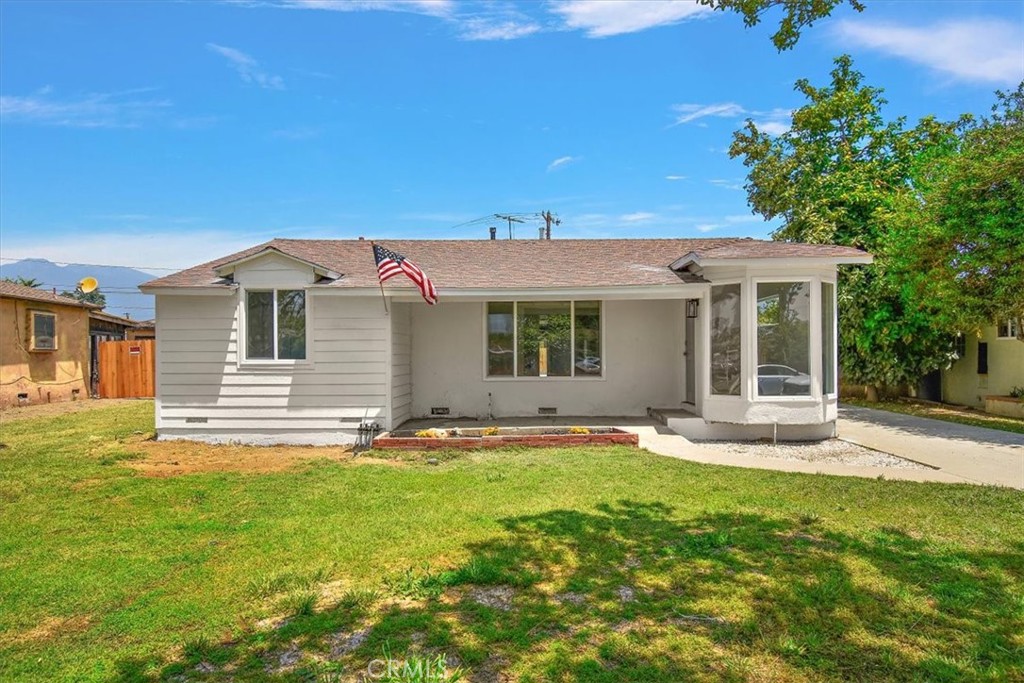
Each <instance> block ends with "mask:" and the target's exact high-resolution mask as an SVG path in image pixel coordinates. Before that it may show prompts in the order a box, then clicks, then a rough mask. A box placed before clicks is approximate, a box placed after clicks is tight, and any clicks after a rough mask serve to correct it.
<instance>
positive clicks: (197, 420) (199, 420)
mask: <svg viewBox="0 0 1024 683" xmlns="http://www.w3.org/2000/svg"><path fill="white" fill-rule="evenodd" d="M185 424H188V425H204V424H206V418H205V417H186V418H185Z"/></svg>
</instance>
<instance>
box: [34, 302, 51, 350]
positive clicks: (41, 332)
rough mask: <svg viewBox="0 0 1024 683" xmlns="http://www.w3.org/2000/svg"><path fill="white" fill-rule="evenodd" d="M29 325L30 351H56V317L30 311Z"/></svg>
mask: <svg viewBox="0 0 1024 683" xmlns="http://www.w3.org/2000/svg"><path fill="white" fill-rule="evenodd" d="M29 324H30V325H31V334H32V336H31V338H30V339H29V350H30V351H56V350H57V315H56V314H55V313H49V312H47V311H30V312H29Z"/></svg>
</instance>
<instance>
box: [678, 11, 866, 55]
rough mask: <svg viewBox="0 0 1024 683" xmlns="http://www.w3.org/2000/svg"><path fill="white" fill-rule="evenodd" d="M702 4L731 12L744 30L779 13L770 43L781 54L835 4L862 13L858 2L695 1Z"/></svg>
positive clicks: (829, 12)
mask: <svg viewBox="0 0 1024 683" xmlns="http://www.w3.org/2000/svg"><path fill="white" fill-rule="evenodd" d="M698 2H699V3H700V4H702V5H706V6H708V7H711V8H712V9H716V10H722V11H725V12H735V13H737V14H740V15H741V16H742V17H743V23H744V24H746V25H747V27H748V28H749V27H751V26H757V25H758V24H760V23H761V20H762V19H763V18H764V15H765V14H767V13H768V12H770V11H771V10H773V9H775V8H781V9H782V11H783V15H782V20H781V21H780V22H779V28H778V30H776V31H775V33H774V34H773V35H772V43H774V45H775V47H776V48H777V49H778V50H779V51H780V52H781V51H782V50H788V49H790V48H792V47H793V46H794V45H796V43H797V41H799V40H800V32H801V31H802V30H803V29H805V28H807V27H809V26H811V25H812V24H813V23H814V22H816V21H818V20H819V19H824V18H825V17H827V16H829V15H830V14H832V12H833V11H834V10H835V9H836V7H838V6H839V5H849V6H850V7H852V8H853V9H855V10H856V11H858V12H862V11H864V3H863V2H862V1H861V0H698Z"/></svg>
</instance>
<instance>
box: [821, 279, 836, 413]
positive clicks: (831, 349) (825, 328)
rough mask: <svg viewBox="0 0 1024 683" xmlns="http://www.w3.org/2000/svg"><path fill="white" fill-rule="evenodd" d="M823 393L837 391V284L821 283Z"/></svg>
mask: <svg viewBox="0 0 1024 683" xmlns="http://www.w3.org/2000/svg"><path fill="white" fill-rule="evenodd" d="M821 393H823V394H825V395H826V396H827V395H830V394H834V393H836V286H835V285H834V284H832V283H831V282H822V283H821Z"/></svg>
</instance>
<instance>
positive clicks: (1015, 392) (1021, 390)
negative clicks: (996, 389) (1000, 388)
mask: <svg viewBox="0 0 1024 683" xmlns="http://www.w3.org/2000/svg"><path fill="white" fill-rule="evenodd" d="M1010 398H1024V387H1014V388H1012V389H1010Z"/></svg>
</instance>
